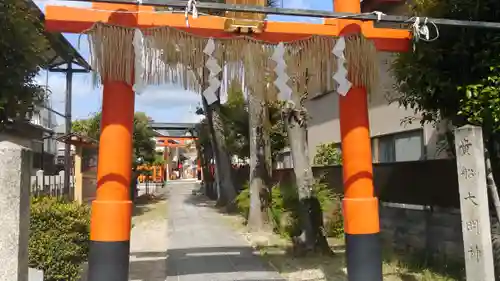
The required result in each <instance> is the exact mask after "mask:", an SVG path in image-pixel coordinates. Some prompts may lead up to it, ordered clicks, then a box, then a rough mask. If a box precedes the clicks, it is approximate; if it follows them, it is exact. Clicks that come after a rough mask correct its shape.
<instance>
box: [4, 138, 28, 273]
mask: <svg viewBox="0 0 500 281" xmlns="http://www.w3.org/2000/svg"><path fill="white" fill-rule="evenodd" d="M30 181H31V151H30V150H29V149H28V148H25V147H22V146H19V145H17V144H15V143H12V142H9V141H0V219H1V223H0V225H1V227H0V261H1V262H0V281H28V240H29V228H30Z"/></svg>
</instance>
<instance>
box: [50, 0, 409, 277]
mask: <svg viewBox="0 0 500 281" xmlns="http://www.w3.org/2000/svg"><path fill="white" fill-rule="evenodd" d="M334 8H335V11H336V12H346V13H360V10H361V9H360V1H359V0H336V1H335V4H334ZM45 19H46V28H47V29H48V30H49V31H53V32H69V33H82V32H84V31H85V30H87V29H89V28H91V27H92V26H93V25H94V23H96V22H104V23H108V24H113V25H122V26H127V27H133V28H150V27H161V26H171V27H175V28H177V29H182V30H185V31H186V32H189V33H193V34H196V35H200V36H205V37H213V38H229V37H233V36H237V34H234V33H229V32H226V31H225V19H224V18H220V17H214V16H201V17H199V18H197V19H193V18H190V21H189V23H190V27H189V28H187V27H186V21H185V17H184V15H181V14H173V13H171V14H167V13H154V11H153V8H152V7H148V6H142V5H130V4H104V3H93V6H92V9H85V8H71V7H60V6H47V7H46V17H45ZM353 33H362V34H363V35H364V36H365V38H368V39H370V40H373V42H374V44H375V46H376V48H377V49H378V50H380V51H388V52H404V51H406V50H407V49H408V46H409V40H410V39H411V34H410V32H409V31H407V30H395V29H382V28H375V27H374V26H373V22H361V21H357V20H347V19H330V20H325V22H324V24H311V23H284V22H270V21H268V22H266V23H265V24H264V27H263V32H262V33H260V34H254V35H252V36H253V37H255V38H257V39H259V40H265V41H268V42H282V41H293V40H298V39H301V38H306V37H308V36H311V35H323V36H334V37H338V36H345V35H349V34H353ZM130 75H131V76H133V73H130ZM103 87H104V92H103V106H102V123H101V124H102V125H101V128H102V129H101V131H102V132H101V137H100V150H99V165H98V187H97V197H96V200H95V201H94V202H93V204H92V220H91V250H90V256H89V280H91V281H126V280H128V264H129V240H130V227H131V225H130V218H131V211H132V203H131V201H130V197H129V194H130V193H129V192H128V189H129V186H130V185H129V183H130V175H131V161H130V160H131V158H132V155H131V153H132V124H133V116H134V91H133V89H132V85H130V84H129V83H126V82H125V81H110V80H104V81H103ZM339 107H340V127H341V136H342V154H343V178H344V189H345V198H344V201H343V210H344V223H345V225H344V228H345V233H346V255H347V269H348V278H349V280H351V281H382V261H381V245H380V241H379V232H380V226H379V209H378V199H377V198H376V197H375V195H374V189H373V179H372V177H373V171H372V157H371V144H370V133H369V120H368V103H367V92H366V89H365V87H360V86H355V87H352V88H351V89H350V90H349V92H348V93H347V95H345V96H341V97H340V101H339Z"/></svg>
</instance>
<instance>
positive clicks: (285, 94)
mask: <svg viewBox="0 0 500 281" xmlns="http://www.w3.org/2000/svg"><path fill="white" fill-rule="evenodd" d="M271 59H272V60H273V61H275V62H276V67H275V68H274V72H276V76H277V77H276V80H275V81H274V85H276V87H277V88H278V90H279V93H278V98H279V99H280V100H290V99H291V98H292V89H291V88H290V87H289V86H288V84H287V82H288V80H289V79H290V77H289V76H288V74H287V73H286V62H285V45H284V44H283V42H280V43H279V44H278V45H277V46H276V48H275V49H274V52H273V55H272V56H271Z"/></svg>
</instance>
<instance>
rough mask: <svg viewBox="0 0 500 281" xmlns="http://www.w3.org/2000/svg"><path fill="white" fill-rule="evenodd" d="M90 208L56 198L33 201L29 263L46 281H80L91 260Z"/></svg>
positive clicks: (41, 198)
mask: <svg viewBox="0 0 500 281" xmlns="http://www.w3.org/2000/svg"><path fill="white" fill-rule="evenodd" d="M89 238H90V208H88V207H87V206H84V205H79V204H77V203H74V202H65V201H63V200H60V199H56V198H53V197H40V198H33V199H32V200H31V218H30V241H29V264H30V267H34V268H38V269H41V270H43V271H44V277H45V281H73V280H78V279H79V276H80V271H81V265H82V263H84V262H85V261H87V255H88V250H89Z"/></svg>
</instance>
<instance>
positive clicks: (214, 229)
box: [143, 182, 284, 281]
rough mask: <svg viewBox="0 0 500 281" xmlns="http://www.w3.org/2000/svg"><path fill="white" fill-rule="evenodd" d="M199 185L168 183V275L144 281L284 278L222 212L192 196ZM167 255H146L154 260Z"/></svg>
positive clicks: (228, 280)
mask: <svg viewBox="0 0 500 281" xmlns="http://www.w3.org/2000/svg"><path fill="white" fill-rule="evenodd" d="M196 188H198V186H197V184H195V183H187V182H180V183H176V184H169V185H168V189H169V212H168V217H169V223H168V250H167V261H166V264H167V267H166V268H167V270H166V273H167V274H166V275H167V276H166V279H144V280H145V281H157V280H167V281H174V280H175V281H268V280H280V281H284V279H283V278H282V277H281V276H280V275H279V274H278V273H277V272H275V271H273V270H271V269H270V267H269V266H268V265H267V264H265V263H264V262H263V261H261V259H260V258H259V257H258V256H255V255H253V249H252V248H251V247H249V245H248V244H247V242H246V241H245V240H244V239H243V237H241V236H240V235H238V234H236V233H235V232H234V231H233V230H232V229H231V228H230V227H229V226H228V225H226V224H225V223H224V222H223V221H222V218H221V217H220V214H218V213H217V212H216V211H215V210H214V209H212V208H210V207H208V206H206V205H205V204H204V203H203V201H200V200H199V195H192V190H193V189H196ZM144 239H150V238H146V237H145V238H144ZM157 239H161V238H160V237H158V238H157ZM163 254H164V253H161V251H160V252H156V253H155V252H150V253H148V254H144V255H143V256H144V257H146V256H148V257H151V258H152V259H154V258H155V257H159V256H162V255H163ZM152 262H154V261H152ZM155 278H156V277H155Z"/></svg>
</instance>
